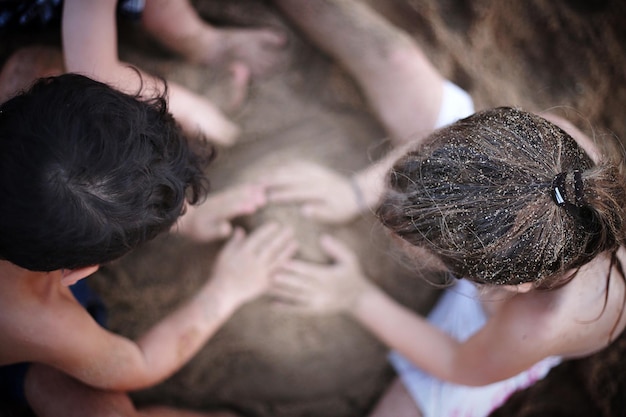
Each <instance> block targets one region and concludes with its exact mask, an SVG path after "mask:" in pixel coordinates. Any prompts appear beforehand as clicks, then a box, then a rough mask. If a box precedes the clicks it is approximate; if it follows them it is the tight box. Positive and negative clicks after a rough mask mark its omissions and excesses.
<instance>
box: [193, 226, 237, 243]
mask: <svg viewBox="0 0 626 417" xmlns="http://www.w3.org/2000/svg"><path fill="white" fill-rule="evenodd" d="M209 226H211V227H207V228H205V229H204V230H202V231H199V232H198V234H197V236H198V238H200V239H202V240H205V241H211V240H218V239H224V238H226V237H228V236H230V234H231V233H232V231H233V226H232V225H231V224H230V222H221V223H220V224H217V225H214V224H211V225H209Z"/></svg>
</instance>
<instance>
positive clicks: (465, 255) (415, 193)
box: [378, 107, 626, 288]
mask: <svg viewBox="0 0 626 417" xmlns="http://www.w3.org/2000/svg"><path fill="white" fill-rule="evenodd" d="M576 170H578V171H579V172H580V178H581V179H582V184H581V183H579V185H580V187H578V188H579V190H578V191H579V192H580V193H579V196H580V197H581V198H579V199H578V200H577V201H575V198H574V196H575V195H576V190H575V189H574V184H575V179H574V172H575V171H576ZM561 173H565V175H564V177H565V181H564V188H563V191H564V194H565V196H566V199H567V204H566V205H565V206H563V205H562V206H559V205H557V204H556V203H555V200H554V197H553V189H554V186H553V181H554V179H555V177H556V176H557V175H558V174H561ZM625 204H626V182H625V178H624V175H623V173H622V172H621V170H620V168H619V167H618V166H617V165H616V164H615V163H614V162H610V161H609V160H608V159H606V160H601V161H599V162H598V163H597V164H594V162H593V161H592V160H591V159H590V158H589V156H588V155H587V154H586V153H585V152H584V151H583V150H582V149H581V148H580V147H579V146H578V144H577V143H576V141H575V140H574V139H573V138H572V137H571V136H570V135H568V134H567V133H566V132H565V131H563V130H562V129H560V128H559V127H557V126H556V125H554V124H552V123H550V122H548V121H547V120H545V119H543V118H541V117H539V116H536V115H534V114H531V113H528V112H525V111H522V110H518V109H513V108H506V107H501V108H495V109H491V110H486V111H483V112H479V113H476V114H474V115H472V116H470V117H468V118H465V119H463V120H460V121H458V122H456V123H454V124H452V125H450V126H447V127H445V128H442V129H439V130H437V131H435V132H434V133H433V134H432V135H431V137H430V138H429V139H427V140H426V141H425V142H424V145H423V146H421V147H420V148H418V149H416V150H414V151H411V152H409V153H408V154H406V155H405V156H403V157H402V158H401V159H399V160H398V161H397V162H396V164H395V165H394V167H393V169H392V170H391V172H390V176H389V182H388V191H387V193H386V196H385V197H384V199H383V203H382V205H381V206H380V208H379V210H378V216H379V218H380V220H381V222H382V223H383V224H384V225H385V226H386V227H388V228H389V229H390V230H391V231H392V232H393V233H396V234H397V235H399V236H400V237H402V238H403V239H404V240H406V241H407V242H409V243H411V244H413V245H415V246H423V247H426V248H428V249H429V250H431V251H432V252H433V253H435V254H436V255H437V256H438V257H439V258H440V259H441V260H442V261H443V262H444V263H445V264H446V266H447V267H448V268H449V269H450V272H452V273H453V274H454V275H456V276H457V277H464V278H468V279H471V280H473V281H475V282H478V283H485V284H496V285H515V284H520V283H524V282H533V283H534V285H535V287H537V288H554V287H557V286H560V285H563V284H564V283H566V282H567V281H568V280H569V279H571V277H572V274H566V272H567V271H571V270H577V269H578V268H580V267H581V266H582V265H584V264H586V263H587V262H589V261H590V260H592V259H593V258H594V257H596V256H597V255H598V254H600V253H602V252H605V251H609V252H611V253H612V254H613V256H614V254H615V252H616V250H617V248H618V247H619V246H620V245H621V244H622V243H623V242H624V239H625V231H624V224H625V223H624V215H625V212H624V205H625Z"/></svg>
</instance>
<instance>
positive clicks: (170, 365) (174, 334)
mask: <svg viewBox="0 0 626 417" xmlns="http://www.w3.org/2000/svg"><path fill="white" fill-rule="evenodd" d="M240 305H241V303H240V302H239V301H238V300H236V299H235V298H233V297H227V296H226V295H222V294H221V293H220V291H219V290H217V289H216V288H214V287H213V286H212V285H211V283H209V284H208V286H206V287H205V288H203V289H202V291H201V292H200V293H198V294H197V295H196V296H194V298H193V299H191V300H190V301H189V302H187V303H186V304H184V305H183V306H182V307H180V308H179V309H177V310H175V311H174V312H172V313H171V314H170V315H168V316H167V317H165V318H164V319H163V320H161V321H160V322H159V323H158V324H156V325H155V326H154V327H152V328H151V329H150V330H148V332H146V333H145V334H143V335H142V336H141V337H140V338H138V339H137V340H136V343H137V345H138V346H139V348H140V350H141V352H142V355H143V359H144V366H145V368H144V369H145V371H146V375H145V381H144V382H143V384H142V385H144V386H150V385H153V384H156V383H158V382H160V381H162V380H164V379H166V378H167V377H169V376H170V375H172V374H173V373H174V372H176V371H177V370H179V369H180V368H181V367H182V366H183V365H185V364H186V363H187V362H188V361H189V360H190V359H191V358H192V357H193V356H194V355H195V354H196V353H197V352H198V351H199V350H200V348H201V347H202V346H203V345H204V344H205V343H206V342H207V340H209V339H210V338H211V337H212V336H213V335H214V334H215V333H216V332H217V331H218V330H219V329H220V328H221V326H222V325H223V324H224V323H225V322H226V321H227V320H228V319H229V318H230V317H231V316H232V314H233V313H234V312H235V311H236V310H237V309H238V308H239V306H240ZM136 388H139V387H133V389H136Z"/></svg>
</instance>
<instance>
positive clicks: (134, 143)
mask: <svg viewBox="0 0 626 417" xmlns="http://www.w3.org/2000/svg"><path fill="white" fill-rule="evenodd" d="M204 162H206V158H203V157H200V156H199V155H197V154H194V153H193V152H191V151H190V149H189V147H188V144H187V141H186V140H185V138H184V137H183V135H182V133H181V130H180V128H179V127H178V126H177V124H176V123H175V121H174V119H173V118H172V116H171V115H170V114H169V113H168V112H167V106H166V102H165V99H164V97H155V98H153V99H151V100H149V101H147V102H146V101H139V100H138V99H136V98H135V97H133V96H130V95H127V94H123V93H121V92H119V91H116V90H114V89H112V88H110V87H108V86H107V85H105V84H102V83H100V82H97V81H94V80H91V79H89V78H86V77H83V76H80V75H76V74H66V75H62V76H59V77H52V78H47V79H43V80H40V81H38V82H37V83H36V84H35V85H34V86H33V87H32V88H31V89H30V90H28V91H26V92H24V93H22V94H20V95H18V96H16V97H14V98H12V99H11V100H9V101H7V102H5V103H3V104H2V105H0V201H1V203H0V258H1V259H6V260H8V261H10V262H12V263H14V264H16V265H18V266H21V267H23V268H26V269H30V270H35V271H52V270H57V269H61V268H68V269H72V268H79V267H84V266H89V265H97V264H100V263H103V262H107V261H110V260H113V259H115V258H118V257H120V256H121V255H123V254H125V253H126V252H128V251H129V250H131V249H132V248H134V247H136V246H137V245H139V244H140V243H142V242H144V241H147V240H150V239H152V238H154V237H155V236H156V235H157V234H159V233H161V232H163V231H166V230H168V229H169V228H170V227H171V225H172V224H173V223H174V222H175V221H176V219H177V218H178V217H179V215H180V214H181V213H182V211H183V208H184V202H185V200H186V198H187V199H188V200H189V202H190V203H195V202H196V201H197V200H198V199H200V198H201V197H202V196H203V195H204V193H205V191H206V190H205V189H206V186H205V185H206V180H205V177H204V174H203V164H204Z"/></svg>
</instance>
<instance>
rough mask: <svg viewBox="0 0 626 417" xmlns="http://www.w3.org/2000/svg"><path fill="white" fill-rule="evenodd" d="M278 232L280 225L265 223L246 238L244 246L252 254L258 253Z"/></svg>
mask: <svg viewBox="0 0 626 417" xmlns="http://www.w3.org/2000/svg"><path fill="white" fill-rule="evenodd" d="M279 230H280V225H279V224H278V223H275V222H270V223H265V224H263V225H261V226H260V227H258V228H257V229H256V230H254V232H252V233H251V234H250V236H248V240H247V241H246V246H247V248H248V249H249V250H251V251H252V252H253V253H257V254H258V253H260V252H261V250H262V248H263V245H265V244H266V243H267V242H268V241H269V240H270V239H271V238H272V236H273V235H274V234H276V233H277V232H278V231H279Z"/></svg>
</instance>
